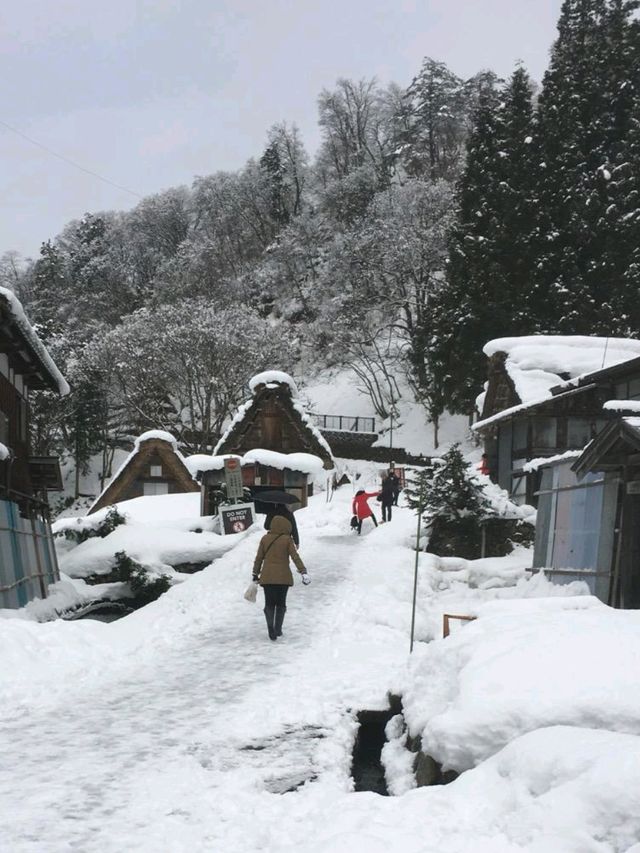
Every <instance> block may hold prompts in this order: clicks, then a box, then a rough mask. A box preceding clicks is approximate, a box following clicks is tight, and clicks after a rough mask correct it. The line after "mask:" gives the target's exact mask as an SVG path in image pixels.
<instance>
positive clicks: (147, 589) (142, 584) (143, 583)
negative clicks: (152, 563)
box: [115, 551, 171, 605]
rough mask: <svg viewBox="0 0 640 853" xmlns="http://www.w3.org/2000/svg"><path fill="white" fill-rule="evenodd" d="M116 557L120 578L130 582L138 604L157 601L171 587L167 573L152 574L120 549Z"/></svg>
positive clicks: (116, 567) (116, 568)
mask: <svg viewBox="0 0 640 853" xmlns="http://www.w3.org/2000/svg"><path fill="white" fill-rule="evenodd" d="M115 557H116V566H115V570H116V571H117V573H118V580H119V581H120V582H122V583H128V584H129V586H130V588H131V592H132V593H133V596H134V598H135V599H136V602H137V603H138V604H140V605H144V604H149V603H150V602H151V601H155V600H156V598H160V596H161V595H162V594H163V593H165V592H166V591H167V590H168V589H169V588H170V587H171V581H170V580H169V578H168V577H167V576H166V575H152V574H151V573H150V572H149V570H148V569H147V568H146V567H145V566H143V565H142V563H138V562H137V561H136V560H132V559H131V557H129V556H128V555H127V554H126V553H125V552H124V551H118V553H117V554H116V555H115Z"/></svg>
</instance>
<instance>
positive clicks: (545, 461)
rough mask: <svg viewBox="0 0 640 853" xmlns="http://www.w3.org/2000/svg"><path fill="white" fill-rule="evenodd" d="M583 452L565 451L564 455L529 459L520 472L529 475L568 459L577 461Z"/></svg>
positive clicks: (558, 454)
mask: <svg viewBox="0 0 640 853" xmlns="http://www.w3.org/2000/svg"><path fill="white" fill-rule="evenodd" d="M583 452H584V451H583V450H565V452H564V453H557V454H556V455H555V456H539V457H538V458H537V459H531V460H530V461H529V462H525V464H524V465H523V466H522V468H521V470H522V471H524V472H525V473H526V474H531V473H533V472H534V471H537V470H538V468H542V467H543V466H544V465H555V464H557V463H558V462H567V461H568V460H569V459H577V458H578V456H582V454H583Z"/></svg>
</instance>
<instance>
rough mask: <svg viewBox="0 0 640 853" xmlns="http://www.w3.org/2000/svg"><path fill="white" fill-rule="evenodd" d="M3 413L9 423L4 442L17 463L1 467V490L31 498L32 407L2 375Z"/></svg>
mask: <svg viewBox="0 0 640 853" xmlns="http://www.w3.org/2000/svg"><path fill="white" fill-rule="evenodd" d="M0 411H1V412H2V413H3V414H4V415H5V416H6V417H7V419H8V430H7V432H8V434H7V437H6V441H5V442H3V443H4V444H6V445H7V447H9V448H10V449H11V451H12V452H13V454H14V457H15V458H14V459H13V460H12V461H11V462H8V461H7V462H4V463H2V464H0V486H1V487H2V488H3V489H4V490H6V488H7V486H9V487H10V489H11V490H15V491H17V492H21V493H22V494H24V495H32V494H33V489H32V486H31V478H30V477H29V468H28V461H29V405H28V403H27V401H26V399H25V398H24V397H23V396H22V395H21V394H19V393H18V391H17V390H16V389H15V388H14V386H13V385H12V384H11V382H9V380H8V379H7V377H6V376H3V375H2V374H0Z"/></svg>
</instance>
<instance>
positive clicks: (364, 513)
mask: <svg viewBox="0 0 640 853" xmlns="http://www.w3.org/2000/svg"><path fill="white" fill-rule="evenodd" d="M379 494H380V492H365V490H364V489H358V491H357V492H356V493H355V496H354V498H353V504H352V506H351V512H352V513H353V514H354V515H355V516H356V517H357V519H358V528H357V529H358V536H360V534H361V533H362V522H363V521H364V520H365V518H370V519H371V521H373V523H374V525H375V526H376V527H377V526H378V522H377V521H376V517H375V515H374V514H373V510H372V509H371V507H370V506H369V504H368V503H367V501H368V500H369V498H377V497H378V495H379Z"/></svg>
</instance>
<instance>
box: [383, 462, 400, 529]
mask: <svg viewBox="0 0 640 853" xmlns="http://www.w3.org/2000/svg"><path fill="white" fill-rule="evenodd" d="M381 497H382V521H383V523H384V522H385V521H391V507H392V506H393V504H394V501H395V497H396V491H395V483H394V480H393V478H392V475H391V474H388V475H387V476H386V477H385V478H384V480H383V481H382V494H381Z"/></svg>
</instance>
